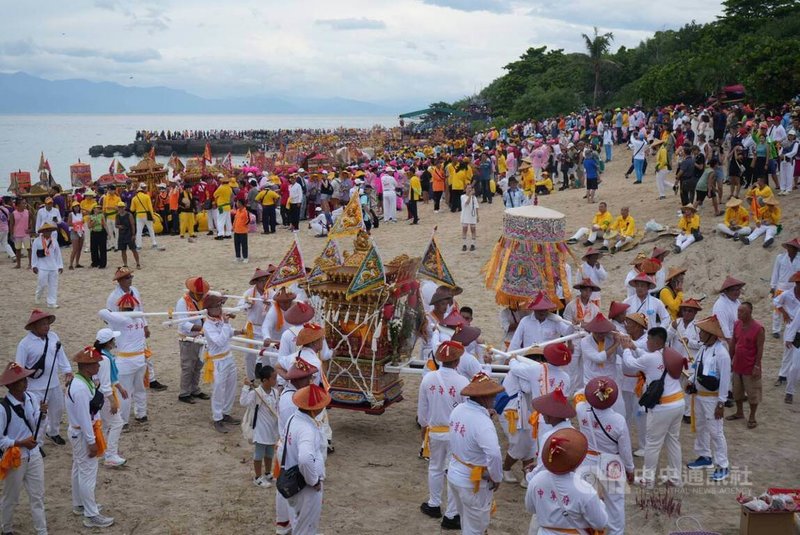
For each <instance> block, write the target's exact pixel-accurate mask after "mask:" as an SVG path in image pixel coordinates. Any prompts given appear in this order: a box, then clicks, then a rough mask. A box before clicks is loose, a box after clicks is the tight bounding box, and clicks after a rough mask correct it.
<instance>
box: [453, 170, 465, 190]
mask: <svg viewBox="0 0 800 535" xmlns="http://www.w3.org/2000/svg"><path fill="white" fill-rule="evenodd" d="M467 171H468V170H465V169H459V170H458V171H456V172H455V174H454V175H453V176H452V177H451V179H450V185H451V186H452V188H453V189H454V190H459V191H463V190H464V188H466V186H467V183H469V179H468V178H467Z"/></svg>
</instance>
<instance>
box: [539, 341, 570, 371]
mask: <svg viewBox="0 0 800 535" xmlns="http://www.w3.org/2000/svg"><path fill="white" fill-rule="evenodd" d="M544 359H545V360H546V361H547V362H548V363H550V364H552V365H553V366H566V365H567V364H569V363H570V362H571V361H572V353H571V352H570V350H569V347H568V346H567V344H564V343H559V344H548V345H546V346H544Z"/></svg>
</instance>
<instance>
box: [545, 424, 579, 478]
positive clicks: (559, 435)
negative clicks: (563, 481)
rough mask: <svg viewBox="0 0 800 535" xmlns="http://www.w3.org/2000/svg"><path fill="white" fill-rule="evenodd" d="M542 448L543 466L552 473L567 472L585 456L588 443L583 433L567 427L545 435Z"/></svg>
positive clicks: (573, 468)
mask: <svg viewBox="0 0 800 535" xmlns="http://www.w3.org/2000/svg"><path fill="white" fill-rule="evenodd" d="M543 449H544V451H542V452H541V459H542V463H543V464H544V466H545V468H547V469H548V470H549V471H550V472H552V473H554V474H567V473H569V472H572V471H573V470H575V469H576V468H577V467H578V466H580V465H581V463H582V462H583V459H585V458H586V453H587V452H588V451H589V443H588V441H587V440H586V437H585V436H584V435H583V433H581V432H580V431H578V430H577V429H573V428H571V427H568V428H565V429H559V430H558V431H556V432H555V433H553V434H552V435H550V436H549V437H547V440H546V441H545V443H544V448H543Z"/></svg>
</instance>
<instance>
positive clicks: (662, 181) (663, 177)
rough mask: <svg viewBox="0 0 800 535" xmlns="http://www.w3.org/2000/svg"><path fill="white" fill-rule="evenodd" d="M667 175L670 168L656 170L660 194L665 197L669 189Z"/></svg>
mask: <svg viewBox="0 0 800 535" xmlns="http://www.w3.org/2000/svg"><path fill="white" fill-rule="evenodd" d="M667 175H669V169H662V170H661V171H657V172H656V186H657V187H658V196H659V197H665V196H666V191H667Z"/></svg>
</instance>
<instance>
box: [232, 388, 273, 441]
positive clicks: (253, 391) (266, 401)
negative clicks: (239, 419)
mask: <svg viewBox="0 0 800 535" xmlns="http://www.w3.org/2000/svg"><path fill="white" fill-rule="evenodd" d="M239 405H241V406H242V407H250V406H254V407H256V408H255V409H254V410H255V411H256V412H255V415H254V416H255V426H253V422H248V423H249V425H251V426H253V442H255V443H258V444H268V445H273V444H276V443H277V442H278V391H277V390H275V389H274V388H271V389H270V391H269V392H265V391H264V389H263V388H262V387H261V385H259V386H258V387H257V388H250V387H249V386H242V393H241V395H240V396H239Z"/></svg>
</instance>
